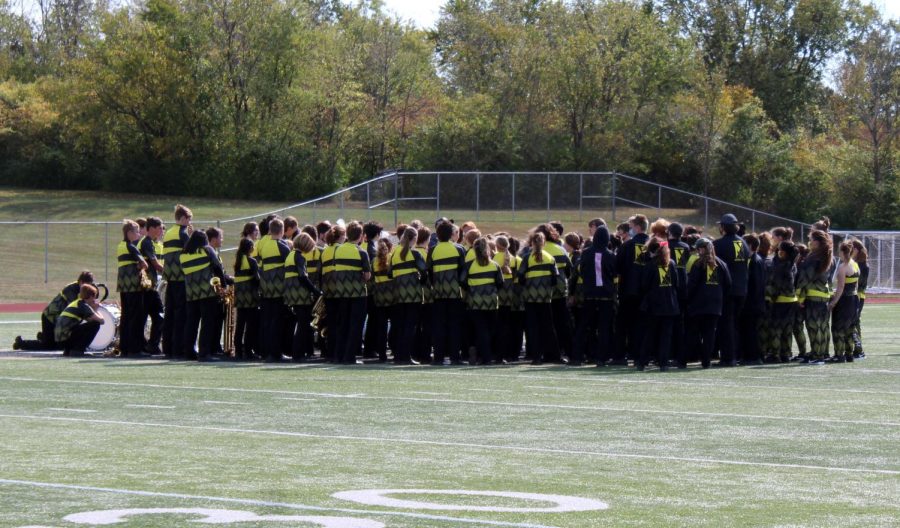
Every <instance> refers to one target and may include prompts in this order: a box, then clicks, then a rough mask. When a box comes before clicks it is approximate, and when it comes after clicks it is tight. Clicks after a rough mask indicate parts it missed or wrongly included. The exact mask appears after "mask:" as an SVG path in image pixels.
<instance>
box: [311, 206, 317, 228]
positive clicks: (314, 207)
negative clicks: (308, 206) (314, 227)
mask: <svg viewBox="0 0 900 528" xmlns="http://www.w3.org/2000/svg"><path fill="white" fill-rule="evenodd" d="M317 203H318V202H313V214H312V218H313V220H312V221H313V223H314V224H315V223H316V204H317Z"/></svg>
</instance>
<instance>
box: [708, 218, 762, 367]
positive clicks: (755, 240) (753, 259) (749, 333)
mask: <svg viewBox="0 0 900 528" xmlns="http://www.w3.org/2000/svg"><path fill="white" fill-rule="evenodd" d="M743 238H744V242H746V243H747V247H749V248H750V266H749V269H748V274H747V299H746V300H745V301H744V307H743V309H742V310H741V317H740V319H739V320H738V335H739V336H740V347H739V349H740V354H741V363H742V364H743V365H761V364H762V363H763V357H765V356H764V355H763V354H762V350H763V349H765V350H768V347H769V343H768V342H767V341H765V339H769V333H768V327H766V328H765V332H761V331H760V330H761V329H762V327H763V324H762V323H761V321H762V320H763V318H764V317H767V313H768V308H767V307H766V284H767V282H768V271H767V269H766V261H765V259H764V258H763V257H762V255H763V252H762V251H761V250H760V237H758V236H757V235H754V234H752V233H750V234H747V235H744V237H743ZM763 240H765V239H763ZM767 243H768V242H767ZM766 252H768V250H766ZM728 278H729V283H730V280H731V276H730V275H729V277H728ZM726 289H727V288H726ZM721 315H722V314H721V310H719V316H720V317H721ZM716 323H717V325H718V320H717V321H716ZM767 324H768V323H766V325H767Z"/></svg>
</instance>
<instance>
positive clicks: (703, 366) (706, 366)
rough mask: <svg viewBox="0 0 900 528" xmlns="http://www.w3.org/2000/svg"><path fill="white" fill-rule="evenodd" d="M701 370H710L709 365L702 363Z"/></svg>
mask: <svg viewBox="0 0 900 528" xmlns="http://www.w3.org/2000/svg"><path fill="white" fill-rule="evenodd" d="M700 368H702V369H708V368H709V363H700Z"/></svg>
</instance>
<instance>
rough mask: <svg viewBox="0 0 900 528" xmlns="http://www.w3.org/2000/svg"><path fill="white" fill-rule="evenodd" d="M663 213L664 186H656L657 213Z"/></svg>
mask: <svg viewBox="0 0 900 528" xmlns="http://www.w3.org/2000/svg"><path fill="white" fill-rule="evenodd" d="M661 213H662V186H657V187H656V214H661Z"/></svg>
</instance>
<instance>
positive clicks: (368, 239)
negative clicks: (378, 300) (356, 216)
mask: <svg viewBox="0 0 900 528" xmlns="http://www.w3.org/2000/svg"><path fill="white" fill-rule="evenodd" d="M382 230H383V228H382V226H381V224H379V223H378V222H375V221H369V222H366V223H365V224H363V238H364V241H365V243H366V254H368V255H369V262H370V263H371V264H372V267H373V270H374V264H375V256H376V254H377V253H378V247H377V246H378V239H379V238H380V237H381V231H382ZM366 291H367V292H368V295H369V297H368V299H367V300H366V333H365V335H364V336H363V359H371V358H375V357H378V354H377V353H376V352H375V349H376V348H377V346H376V345H375V343H374V341H373V340H374V338H375V331H376V330H375V328H374V325H373V324H372V322H373V321H374V320H375V317H376V316H375V308H376V306H375V299H374V298H373V296H374V295H375V274H374V273H372V279H371V280H370V281H369V284H368V288H367V289H366Z"/></svg>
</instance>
